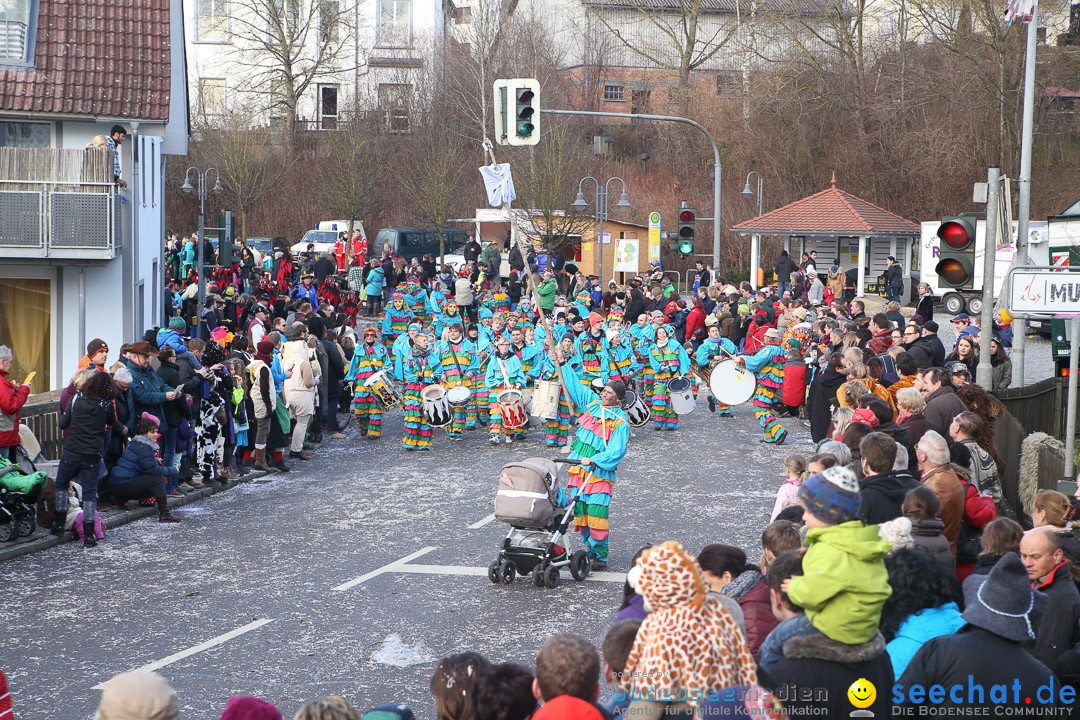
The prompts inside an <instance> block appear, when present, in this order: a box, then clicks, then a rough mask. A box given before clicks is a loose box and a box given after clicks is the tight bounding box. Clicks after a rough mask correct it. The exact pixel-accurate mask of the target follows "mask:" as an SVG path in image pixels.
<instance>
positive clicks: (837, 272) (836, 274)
mask: <svg viewBox="0 0 1080 720" xmlns="http://www.w3.org/2000/svg"><path fill="white" fill-rule="evenodd" d="M846 282H847V275H846V274H845V273H844V268H843V267H841V266H840V265H832V266H830V267H829V272H828V273H827V274H826V276H825V285H826V286H827V287H828V288H829V289H830V290H832V293H833V296H834V297H836V298H837V299H843V297H844V284H845V283H846Z"/></svg>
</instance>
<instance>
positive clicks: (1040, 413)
mask: <svg viewBox="0 0 1080 720" xmlns="http://www.w3.org/2000/svg"><path fill="white" fill-rule="evenodd" d="M1066 394H1067V386H1066V385H1065V382H1064V381H1063V380H1062V379H1060V378H1053V377H1051V378H1047V379H1046V380H1040V381H1039V382H1037V383H1035V384H1033V385H1025V386H1024V387H1020V388H1009V389H1008V390H1003V391H1001V392H999V393H997V397H998V399H999V400H1001V402H1002V404H1003V405H1005V409H1006V410H1008V411H1009V412H1010V413H1012V415H1013V416H1014V417H1015V418H1016V420H1017V422H1019V423H1020V425H1022V426H1023V428H1024V430H1025V431H1026V432H1027V433H1029V434H1030V433H1033V432H1044V433H1046V434H1047V435H1050V436H1052V437H1055V438H1058V439H1061V438H1063V437H1064V436H1065V398H1066Z"/></svg>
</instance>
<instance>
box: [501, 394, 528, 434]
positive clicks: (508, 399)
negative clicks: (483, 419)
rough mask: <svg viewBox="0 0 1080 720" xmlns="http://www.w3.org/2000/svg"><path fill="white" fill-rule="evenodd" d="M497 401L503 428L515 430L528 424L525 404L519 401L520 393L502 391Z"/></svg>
mask: <svg viewBox="0 0 1080 720" xmlns="http://www.w3.org/2000/svg"><path fill="white" fill-rule="evenodd" d="M498 401H499V412H500V413H501V414H502V424H503V427H508V428H510V429H516V428H519V427H521V426H522V425H524V424H525V423H526V422H528V420H529V418H528V416H526V415H525V403H523V402H522V401H521V392H519V391H518V390H503V391H502V392H501V393H499V396H498Z"/></svg>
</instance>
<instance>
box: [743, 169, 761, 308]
mask: <svg viewBox="0 0 1080 720" xmlns="http://www.w3.org/2000/svg"><path fill="white" fill-rule="evenodd" d="M751 175H757V214H758V217H761V213H762V198H761V173H759V172H758V171H757V170H751V171H750V172H748V173H747V174H746V185H744V186H743V189H742V194H743V196H744V197H753V196H754V191H753V190H751V189H750V176H751ZM760 243H761V237H760V236H759V235H757V234H756V233H755V234H753V235H751V236H750V285H751V287H753V288H754V289H755V290H757V287H758V282H757V271H758V265H760V264H761V244H760Z"/></svg>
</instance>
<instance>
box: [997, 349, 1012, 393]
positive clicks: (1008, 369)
mask: <svg viewBox="0 0 1080 720" xmlns="http://www.w3.org/2000/svg"><path fill="white" fill-rule="evenodd" d="M993 378H994V382H993V384H992V387H993V388H994V390H993V392H994V394H997V393H999V392H1001V391H1002V390H1007V389H1008V388H1009V386H1010V385H1012V360H1010V359H1008V358H1005V359H1004V360H1002V361H1001V362H999V363H998V364H997V365H994V375H993Z"/></svg>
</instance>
